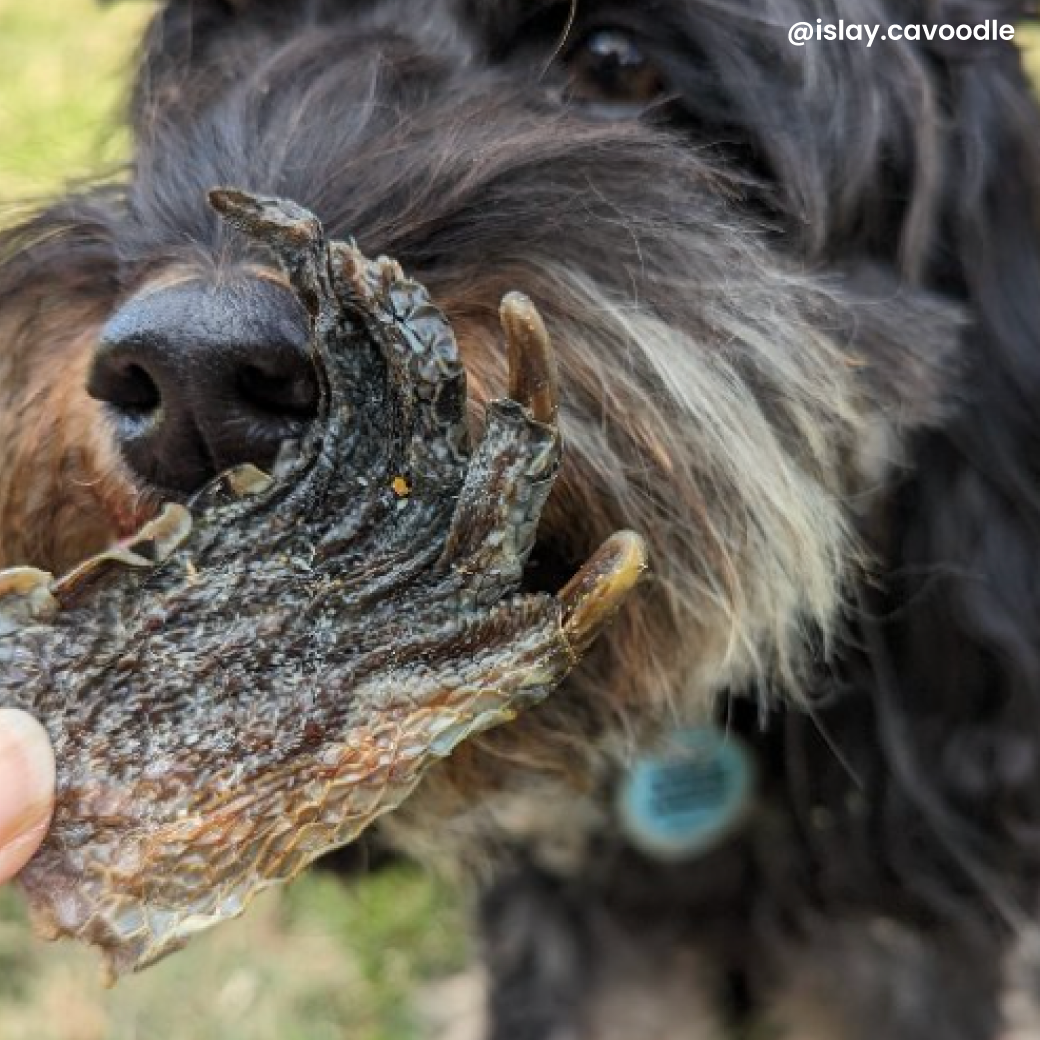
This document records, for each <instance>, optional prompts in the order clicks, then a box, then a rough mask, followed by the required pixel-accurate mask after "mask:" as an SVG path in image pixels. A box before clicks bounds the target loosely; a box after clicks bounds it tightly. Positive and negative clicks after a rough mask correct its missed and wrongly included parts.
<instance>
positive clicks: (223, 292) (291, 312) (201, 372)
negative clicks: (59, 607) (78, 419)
mask: <svg viewBox="0 0 1040 1040" xmlns="http://www.w3.org/2000/svg"><path fill="white" fill-rule="evenodd" d="M309 334H310V324H309V320H308V317H307V314H306V312H305V311H304V310H303V308H302V307H301V306H300V304H299V302H298V301H297V300H296V298H295V297H294V296H292V294H291V293H290V292H289V291H288V290H287V289H285V288H282V287H281V286H279V285H275V284H273V283H270V282H268V281H265V280H259V279H243V280H241V281H232V280H227V281H224V282H222V283H220V284H217V285H213V284H210V283H207V282H204V281H202V280H199V281H197V282H196V281H190V282H179V283H177V284H175V285H171V286H167V287H161V288H156V289H154V290H152V291H149V292H145V293H141V294H139V295H138V296H136V297H131V298H130V299H129V300H127V301H126V303H124V304H123V306H122V307H120V308H119V310H117V311H116V312H115V313H114V314H113V315H112V317H111V318H110V319H109V321H108V322H107V323H106V324H105V326H104V328H103V329H102V330H101V334H100V337H99V342H98V347H97V352H96V354H95V357H94V364H93V367H92V370H91V372H90V375H89V377H88V382H87V390H88V392H89V393H90V394H91V396H93V397H95V398H97V399H98V400H100V401H102V402H104V403H105V404H106V406H107V409H108V412H109V419H110V420H111V421H112V422H111V425H112V431H113V433H114V436H115V439H116V443H117V444H118V446H119V449H120V452H121V454H122V456H123V459H124V461H125V462H126V463H127V464H128V466H129V467H130V469H131V471H132V472H133V473H135V474H136V475H138V476H139V477H141V479H143V480H144V481H146V482H148V483H150V484H153V485H155V486H157V487H161V488H164V489H167V490H172V491H177V492H185V493H190V492H192V491H194V490H196V489H198V488H199V487H201V486H202V485H203V484H204V483H205V482H206V481H207V480H209V479H210V478H211V477H212V476H214V475H215V474H216V473H218V472H220V471H221V470H225V469H228V468H229V467H231V466H235V465H239V464H241V463H244V462H251V463H253V464H254V465H257V466H261V467H263V466H269V465H270V464H271V462H272V461H273V460H274V459H275V458H276V457H277V455H278V451H279V449H280V447H281V445H282V443H283V442H284V441H285V440H286V439H296V438H298V437H300V436H301V435H302V434H303V432H304V431H305V430H306V428H307V425H308V424H309V422H310V421H311V420H312V419H313V418H314V417H315V416H316V415H317V412H318V400H319V388H318V381H317V377H316V376H315V374H314V367H313V365H312V363H311V359H310V354H309V350H308V342H309Z"/></svg>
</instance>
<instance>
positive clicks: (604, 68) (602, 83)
mask: <svg viewBox="0 0 1040 1040" xmlns="http://www.w3.org/2000/svg"><path fill="white" fill-rule="evenodd" d="M566 66H567V73H568V77H569V89H568V95H569V96H570V97H571V98H572V99H573V100H575V101H584V102H589V103H592V104H602V105H647V104H649V103H650V102H652V101H655V100H657V99H658V98H659V97H660V96H661V95H662V94H663V93H664V86H665V84H664V77H663V75H662V74H661V70H660V69H659V68H658V67H657V66H656V65H655V64H654V62H653V61H651V60H650V59H649V58H648V57H647V55H646V54H645V53H644V51H643V49H642V48H641V47H640V45H639V43H638V42H637V40H636V39H635V37H634V36H633V35H632V34H631V33H629V32H626V31H625V30H624V29H597V30H596V31H594V32H591V33H589V34H588V35H587V36H585V37H584V39H582V40H581V41H580V42H579V43H578V44H577V45H576V46H574V47H572V48H571V49H570V51H569V52H568V54H567V56H566Z"/></svg>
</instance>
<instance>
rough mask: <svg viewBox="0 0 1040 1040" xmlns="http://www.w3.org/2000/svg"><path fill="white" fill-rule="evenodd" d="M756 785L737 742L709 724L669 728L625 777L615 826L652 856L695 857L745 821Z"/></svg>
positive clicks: (752, 769)
mask: <svg viewBox="0 0 1040 1040" xmlns="http://www.w3.org/2000/svg"><path fill="white" fill-rule="evenodd" d="M754 787H755V762H754V758H753V757H752V755H751V752H750V751H749V750H748V748H747V746H746V745H745V744H744V742H743V741H742V740H740V739H739V738H738V737H736V736H734V735H733V734H732V733H727V732H724V731H723V730H721V729H718V728H717V727H715V726H701V727H696V728H691V729H679V730H675V731H673V732H672V733H670V734H669V735H668V736H667V738H666V739H665V741H664V743H663V745H662V746H661V747H659V748H658V749H656V750H655V751H653V752H652V753H648V754H645V755H642V756H641V757H639V758H638V759H636V761H635V763H634V764H633V766H632V768H631V769H630V770H629V772H628V774H627V776H626V777H625V779H624V780H623V782H622V784H621V788H620V790H619V792H618V816H619V819H620V823H621V828H622V830H623V832H624V834H625V836H626V837H627V838H628V840H629V841H630V842H631V843H632V844H633V845H634V846H635V847H636V848H638V849H639V850H640V851H641V852H643V853H644V854H645V855H648V856H651V857H653V858H654V859H664V860H677V859H688V858H692V857H695V856H701V855H703V854H704V853H706V852H708V851H710V850H711V849H713V848H714V847H715V846H716V845H718V844H719V843H720V842H721V841H722V840H723V839H724V838H726V837H727V836H728V835H730V834H731V833H732V832H733V831H734V830H735V829H736V828H737V826H739V824H740V823H741V822H742V821H743V819H744V817H745V815H746V813H747V810H748V807H749V806H750V804H751V800H752V796H753V794H754Z"/></svg>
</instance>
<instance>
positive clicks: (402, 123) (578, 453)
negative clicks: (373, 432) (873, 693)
mask: <svg viewBox="0 0 1040 1040" xmlns="http://www.w3.org/2000/svg"><path fill="white" fill-rule="evenodd" d="M943 6H944V5H935V4H924V3H922V4H920V5H916V7H915V17H918V19H919V20H921V21H924V20H926V19H939V17H940V14H941V12H940V11H939V10H938V9H939V8H940V7H943ZM966 6H967V7H970V11H969V14H970V15H972V16H975V15H976V14H978V15H980V16H981V12H982V8H983V5H982V4H976V5H963V4H962V5H958V10H961V9H965V8H966ZM894 7H895V5H894V4H884V3H882V2H880V0H859V3H858V4H857V5H856V9H857V16H858V17H859V20H860V21H863V22H875V23H884V22H886V21H887V20H889V19H890V18H891V17H893V15H892V12H891V11H890V10H889V8H894ZM917 8H919V9H917ZM976 8H977V9H978V10H977V11H976ZM944 9H945V8H944ZM988 9H989V8H988V6H987V11H988ZM843 13H844V16H845V18H846V19H847V20H851V17H852V14H851V12H849V11H844V12H843ZM829 14H830V10H829V6H828V5H827V4H825V3H823V0H773V2H771V3H766V4H761V3H751V2H748V3H718V2H714V0H688V2H678V0H667V2H663V0H662V2H654V3H645V4H640V5H621V4H615V3H606V2H603V3H600V2H591V0H590V2H586V3H577V4H571V3H568V2H561V3H556V2H551V0H549V2H540V3H513V2H511V0H497V2H491V0H471V2H459V3H449V2H443V3H442V2H437V3H425V2H423V3H420V2H418V0H370V2H361V0H318V2H314V3H299V4H294V3H285V2H283V0H277V2H276V0H172V2H170V3H167V4H166V5H165V6H164V7H163V9H162V10H161V11H160V12H159V14H158V15H157V16H156V19H155V21H154V23H153V25H152V28H151V30H150V31H149V34H148V37H147V39H146V41H145V44H144V48H143V52H142V55H141V64H140V71H139V74H138V77H137V81H136V85H135V89H134V95H133V102H132V112H131V115H132V122H133V128H134V153H133V159H132V166H131V170H130V175H129V177H128V178H127V180H126V181H125V183H122V184H119V185H117V186H107V187H101V188H97V189H92V190H87V191H82V192H75V193H73V194H70V195H69V196H68V197H67V198H65V199H62V200H59V201H57V202H56V203H55V204H54V205H53V206H51V207H50V208H48V209H47V210H46V211H45V212H44V213H42V214H41V215H40V216H39V217H37V218H36V219H35V220H33V221H31V222H29V223H27V224H25V225H24V226H22V227H20V228H18V229H15V230H14V231H12V232H11V233H10V234H9V235H8V237H7V239H6V241H5V245H4V249H5V254H6V256H5V265H4V268H3V271H2V274H0V307H2V310H0V323H2V325H0V336H2V344H3V346H2V353H0V378H2V380H3V382H2V387H3V389H2V390H0V436H2V437H3V438H4V440H5V444H6V445H8V447H7V448H6V449H5V451H6V452H7V455H6V457H5V464H4V467H3V472H2V474H0V558H2V560H3V562H5V563H10V562H26V561H31V562H34V563H37V564H44V565H48V566H52V567H63V566H68V565H70V564H72V563H75V562H76V561H77V560H78V559H80V558H81V557H82V556H83V555H84V554H85V553H86V552H88V551H90V550H92V549H95V548H97V547H98V546H99V545H100V544H102V543H103V542H105V541H106V540H107V539H109V538H111V537H112V536H113V535H119V534H125V533H128V532H129V531H130V530H132V529H133V528H134V527H135V526H136V525H137V524H138V523H139V522H140V520H141V518H142V517H143V516H146V515H148V514H149V513H150V512H151V511H152V510H154V508H155V506H156V505H157V504H158V503H159V502H160V501H161V500H163V499H164V498H167V497H170V496H179V495H183V494H184V493H186V492H189V491H191V490H193V489H194V488H196V487H198V486H199V485H200V484H201V483H202V482H204V481H205V480H207V479H208V478H209V477H210V476H212V475H213V473H214V472H216V471H218V470H220V469H223V468H225V467H226V466H228V465H231V464H233V463H236V462H241V461H247V460H248V461H253V462H257V463H260V464H265V463H268V462H270V460H271V458H272V457H273V455H274V453H275V452H276V450H277V448H278V445H279V443H280V442H281V441H282V440H283V439H284V438H286V437H291V436H295V435H298V433H299V431H300V430H301V428H302V427H304V426H305V425H306V423H307V422H308V420H309V418H310V416H311V415H312V414H313V409H314V390H313V380H312V377H311V373H310V371H309V369H308V367H307V361H306V357H305V354H304V353H303V352H302V351H301V350H300V349H299V346H298V344H299V342H300V337H299V328H298V324H297V323H298V320H299V316H298V314H297V313H296V312H295V311H294V310H293V308H292V306H291V301H289V300H288V299H287V297H286V294H285V292H284V287H283V286H282V285H281V284H279V279H278V278H277V277H276V276H275V275H274V274H273V272H272V271H271V269H270V267H269V265H267V262H266V260H265V258H264V257H263V256H262V255H259V254H258V253H256V252H255V251H254V250H252V249H251V248H250V246H249V245H248V244H247V243H246V242H245V240H243V239H241V238H239V237H236V236H234V235H230V234H228V233H227V232H226V231H224V230H222V229H221V228H220V227H219V226H218V223H217V221H216V220H215V218H214V216H213V214H212V213H211V212H210V210H209V209H208V207H207V206H206V204H205V197H206V193H207V191H208V190H209V189H210V188H212V187H214V186H215V185H235V186H238V187H241V188H245V189H248V190H252V191H256V192H260V193H264V194H275V195H281V196H285V197H288V198H292V199H294V200H295V201H297V202H299V203H300V204H302V205H304V206H306V207H308V208H310V209H312V210H314V211H315V212H316V213H318V214H319V216H320V217H321V218H322V220H323V221H324V222H325V224H326V226H327V227H328V229H329V231H330V233H332V234H333V235H334V236H336V237H342V236H346V235H352V236H354V237H355V238H356V239H357V241H358V242H359V244H360V245H361V247H362V248H363V249H365V250H366V251H368V252H370V253H376V252H384V253H388V254H391V255H393V256H395V257H396V258H398V259H399V260H400V261H401V262H402V263H403V264H405V265H406V266H407V267H408V268H409V270H410V271H412V272H413V273H414V274H415V275H416V276H417V277H420V278H421V279H422V280H423V281H424V282H425V283H426V284H427V285H428V286H429V288H430V289H431V291H432V292H433V294H434V296H435V298H436V299H437V300H438V302H439V303H440V304H441V305H442V307H443V308H444V310H445V311H446V312H447V314H448V316H449V318H450V319H451V320H452V321H453V323H454V325H455V329H456V332H457V335H458V338H459V342H460V346H461V349H462V352H463V355H464V359H465V362H466V366H467V369H468V372H469V377H470V381H471V385H472V387H473V388H474V397H475V399H476V400H477V401H481V400H483V399H487V398H488V397H490V396H494V395H495V394H496V393H497V392H498V390H499V389H500V387H501V385H502V384H503V382H504V378H505V376H504V361H503V353H502V350H501V349H500V345H499V338H498V323H497V312H498V307H499V302H500V300H501V298H502V296H503V294H504V293H505V292H506V291H508V290H511V289H514V288H521V289H523V290H524V291H525V292H527V293H528V294H529V295H530V296H531V297H532V298H533V299H534V300H535V301H536V303H537V304H538V306H539V308H540V310H541V311H542V313H543V315H544V317H545V320H546V323H547V326H548V328H549V332H550V334H551V335H552V337H553V339H554V340H555V343H556V347H557V351H558V353H559V356H560V361H561V383H562V387H563V413H562V428H563V434H564V438H565V443H566V452H567V455H566V463H565V469H564V473H563V475H562V479H561V481H560V484H559V486H558V489H557V491H556V493H555V494H554V497H553V499H552V501H551V502H550V505H549V509H548V515H547V518H546V522H545V524H544V528H543V529H544V532H545V533H544V535H543V538H542V541H541V543H540V545H539V547H538V549H537V550H536V553H535V557H534V561H533V564H532V567H531V571H530V574H529V578H528V580H529V582H530V584H531V585H532V586H544V585H555V584H557V583H558V582H559V580H560V577H561V576H562V575H564V574H567V573H570V572H571V571H572V570H573V567H574V564H575V562H576V561H579V560H580V559H582V558H584V556H585V555H586V554H587V553H588V552H589V550H590V549H591V548H592V547H593V546H594V545H595V544H596V543H597V542H598V541H599V540H601V539H602V537H603V536H604V535H605V534H607V533H609V532H610V531H612V530H614V529H616V528H618V527H621V526H627V527H633V528H636V529H637V530H640V531H641V532H643V533H644V534H645V535H646V536H647V537H648V539H649V541H650V545H651V554H652V559H653V566H654V573H655V579H654V582H653V584H652V585H651V586H650V587H648V588H647V589H646V590H645V593H644V594H643V597H642V601H641V603H640V605H639V607H638V609H634V610H631V611H629V612H628V614H627V615H626V617H625V618H624V619H623V620H622V621H620V622H619V623H618V625H617V628H616V630H615V632H614V634H613V637H612V638H611V640H610V641H609V644H608V645H607V646H606V647H605V648H604V649H603V650H602V652H601V655H600V660H599V661H598V662H597V663H594V664H593V665H592V666H591V667H589V668H588V669H586V670H585V672H584V677H583V679H582V680H579V681H577V682H575V683H574V684H573V688H572V690H571V692H570V694H569V695H568V697H565V698H561V699H560V700H559V702H558V703H557V704H556V706H555V707H552V706H550V707H549V708H548V709H547V710H546V711H545V712H542V713H541V714H540V715H539V719H540V720H541V723H540V724H541V725H542V727H543V729H544V733H540V734H539V735H538V736H537V737H535V736H532V729H531V727H537V726H538V725H539V722H537V721H535V722H531V723H529V724H524V725H526V726H528V727H529V728H528V729H527V730H524V729H522V728H517V729H516V730H515V731H510V733H509V734H507V736H505V737H502V738H500V739H501V741H502V742H503V743H505V742H509V741H514V742H515V749H516V755H517V756H518V757H519V758H521V759H522V760H523V761H525V762H526V761H529V760H530V759H532V758H536V759H537V758H539V757H540V756H541V752H542V750H543V749H544V748H559V747H560V745H561V743H566V742H567V741H568V739H569V734H571V733H573V732H574V730H575V729H576V728H578V729H579V730H581V732H582V734H583V737H582V740H581V742H580V744H581V746H583V747H586V746H588V744H589V742H588V741H587V740H586V739H585V736H586V735H587V732H588V730H589V729H592V730H593V731H595V730H596V729H597V728H598V727H599V726H601V725H603V719H604V718H613V717H614V716H615V715H616V713H618V712H625V711H626V709H627V708H630V707H631V706H633V705H637V706H638V708H639V710H638V712H636V717H637V718H638V719H639V720H640V721H644V720H648V724H650V725H656V723H657V720H658V719H659V717H660V715H662V714H665V712H666V709H669V708H670V707H671V706H674V705H675V704H677V703H679V704H684V705H685V704H694V703H695V704H698V705H703V704H704V703H705V702H706V701H707V699H708V698H709V697H710V696H711V695H712V694H713V693H715V692H717V691H719V690H723V689H731V688H747V687H748V686H749V685H751V686H753V685H755V684H756V683H759V682H762V681H765V682H771V681H772V680H773V679H775V678H776V677H777V676H781V677H782V678H783V679H784V680H785V681H787V682H788V683H794V682H797V680H798V677H799V676H801V675H803V674H804V669H803V665H804V662H805V659H806V657H807V656H811V654H812V652H813V651H815V650H816V649H817V648H818V647H819V646H820V645H821V643H822V641H823V637H822V636H821V633H826V632H828V631H830V630H831V628H832V626H833V624H834V619H835V617H836V615H837V613H838V608H839V604H840V600H841V593H842V589H843V587H844V585H845V583H846V582H847V581H848V580H849V578H850V576H851V574H852V572H853V570H854V568H855V565H856V563H857V561H858V559H859V558H860V556H859V553H858V552H857V551H856V550H855V549H854V545H855V538H854V529H855V528H856V526H857V525H858V524H861V523H869V522H872V521H874V520H876V519H877V515H878V514H877V510H876V508H875V507H876V504H877V502H878V501H883V500H884V499H885V495H884V494H883V492H884V491H885V489H886V488H887V487H888V486H889V484H890V481H891V477H892V474H893V473H894V472H897V468H896V467H897V466H898V464H899V463H900V462H901V461H902V460H903V450H904V445H905V444H906V441H907V437H908V435H909V434H910V432H911V431H912V430H915V429H919V428H922V427H927V426H929V425H931V424H934V423H936V422H937V421H939V420H940V419H942V418H944V417H945V416H947V415H948V414H950V410H951V401H952V400H954V399H955V398H957V396H958V393H956V392H955V391H953V390H951V387H953V388H956V387H957V386H958V385H959V384H958V381H957V379H956V377H955V375H954V374H953V373H954V370H955V366H954V364H953V361H952V355H953V353H954V349H953V348H954V346H955V345H956V342H957V341H958V339H959V338H960V333H959V328H960V326H959V324H958V321H959V317H960V313H961V310H962V309H964V310H966V311H968V312H971V311H972V309H973V308H975V310H976V313H977V314H978V313H981V311H980V310H979V308H980V306H981V305H980V304H979V300H980V299H981V297H982V296H983V295H985V294H986V293H987V292H988V293H990V294H991V295H992V294H993V293H996V292H997V291H998V289H997V287H996V286H995V285H993V282H994V280H995V279H999V278H1000V277H1001V274H1000V272H1001V271H1002V270H1003V267H1002V265H1005V266H1007V268H1008V271H1009V272H1010V269H1011V266H1013V265H1011V261H1010V259H1009V258H1007V257H1006V256H1005V244H1006V243H1007V242H1008V241H1009V238H1010V237H1011V232H1010V230H1008V229H1007V227H1006V225H1008V224H1009V223H1010V222H1011V221H1012V220H1013V219H1017V220H1018V221H1019V223H1020V224H1023V225H1024V224H1025V223H1026V222H1028V220H1029V219H1030V218H1031V217H1033V216H1035V214H1033V213H1032V211H1031V209H1030V207H1031V206H1032V200H1031V198H1030V197H1029V196H1028V194H1027V189H1026V188H1025V186H1024V185H1022V184H1020V183H1019V182H1018V179H1017V177H1016V176H1014V175H1011V176H1007V175H1006V174H1003V171H1004V170H1005V169H1006V167H1004V166H1003V164H1002V160H1003V159H1005V158H1007V157H1009V156H1012V153H1015V152H1016V151H1021V150H1025V149H1028V148H1029V147H1033V148H1034V149H1035V148H1036V147H1037V146H1036V145H1035V144H1034V145H1032V146H1030V145H1027V144H1026V143H1025V140H1026V139H1025V138H1024V137H1023V135H1022V134H1020V133H1018V132H1017V124H1018V123H1021V122H1025V121H1027V120H1028V119H1031V118H1032V113H1031V110H1030V111H1029V112H1027V111H1026V108H1025V105H1024V102H1023V101H1022V89H1023V88H1022V79H1021V73H1020V71H1019V69H1018V65H1017V61H1016V58H1015V55H1014V52H1013V50H1012V49H1011V47H1010V45H996V46H993V47H990V48H988V50H987V54H986V56H985V57H980V58H978V61H977V62H975V59H974V58H973V59H972V60H963V59H962V57H961V56H960V55H958V54H944V53H942V52H941V51H940V50H937V49H930V48H927V47H925V46H923V45H920V44H914V43H908V42H903V43H898V44H897V43H895V42H892V43H891V44H890V45H889V46H887V47H882V46H881V45H880V44H877V45H876V47H875V49H873V50H871V51H868V50H867V49H866V48H865V46H864V45H863V44H854V43H846V44H844V45H841V46H838V45H834V46H831V47H829V46H828V45H826V44H823V43H821V44H819V45H817V46H815V47H806V48H801V49H799V48H795V47H793V46H791V45H790V44H789V43H788V40H787V30H788V28H789V27H790V26H791V25H792V24H794V23H795V22H797V21H803V20H810V21H813V22H815V20H816V18H817V17H825V16H826V17H829ZM899 16H900V17H901V18H902V19H904V20H909V18H910V13H908V11H907V10H905V5H900V12H899ZM965 17H967V16H965ZM982 63H985V64H984V67H983V64H982ZM1002 175H1003V176H1004V177H1005V178H1006V179H1004V180H1003V181H1001V180H1000V178H1001V177H1002ZM998 182H1000V184H999V188H998ZM1016 200H1017V201H1016ZM1016 206H1017V208H1016ZM1013 213H1014V214H1015V215H1014V216H1013ZM994 222H996V223H997V224H1001V225H1004V226H1003V227H1001V228H999V229H998V230H996V231H995V230H994V229H993V225H994ZM983 264H985V265H987V266H986V267H985V270H983V269H981V267H980V265H983ZM1010 276H1011V274H1010V273H1009V277H1010ZM925 286H931V287H932V288H934V289H938V290H941V291H945V292H946V293H947V295H948V296H949V297H950V300H949V301H948V302H937V301H936V299H935V297H933V296H931V295H929V294H928V292H927V291H926V289H925ZM990 319H991V316H990V315H989V314H988V312H987V313H986V314H985V315H984V316H983V320H990ZM1009 320H1013V321H1018V320H1019V319H1018V318H1017V317H1015V316H1009ZM1005 375H1006V373H1005V374H1002V375H1001V376H1000V378H1001V379H1003V378H1005ZM986 378H989V376H988V375H987V377H986ZM993 378H997V377H996V376H994V377H993ZM807 650H808V651H809V654H807ZM654 706H657V707H660V708H661V712H660V713H659V712H657V711H656V710H652V709H653V708H654ZM590 717H593V718H594V719H595V721H590ZM610 729H611V730H612V732H615V733H618V732H620V731H621V729H622V727H610ZM550 733H551V734H552V736H553V737H554V738H555V739H549V734H550ZM546 757H547V758H548V759H549V760H550V761H553V760H555V764H558V763H559V760H560V758H561V756H559V755H554V754H548V753H547V756H546ZM563 757H566V756H563Z"/></svg>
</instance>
